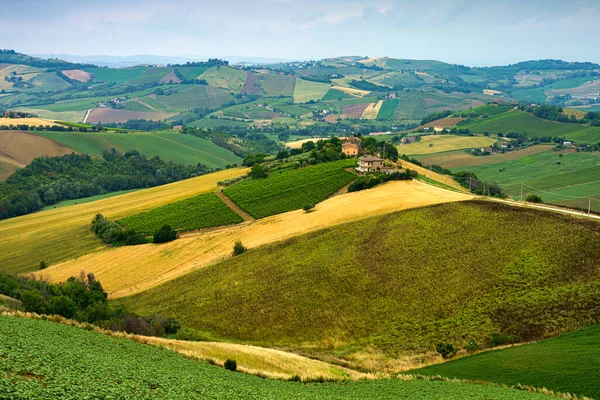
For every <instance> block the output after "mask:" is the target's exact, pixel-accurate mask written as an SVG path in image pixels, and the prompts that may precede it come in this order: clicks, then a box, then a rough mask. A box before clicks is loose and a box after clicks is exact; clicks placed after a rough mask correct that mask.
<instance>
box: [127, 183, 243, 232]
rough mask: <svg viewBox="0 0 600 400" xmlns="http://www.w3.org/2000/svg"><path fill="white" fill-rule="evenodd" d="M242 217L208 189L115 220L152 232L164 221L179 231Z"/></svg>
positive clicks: (207, 226) (227, 223)
mask: <svg viewBox="0 0 600 400" xmlns="http://www.w3.org/2000/svg"><path fill="white" fill-rule="evenodd" d="M242 220H243V219H242V217H240V216H239V215H237V214H236V213H235V212H234V211H233V210H232V209H231V208H229V207H227V205H226V204H225V203H223V201H222V200H221V199H220V198H219V196H217V195H216V194H214V193H207V194H202V195H200V196H196V197H192V198H190V199H186V200H181V201H178V202H176V203H171V204H167V205H164V206H162V207H159V208H154V209H152V210H150V211H146V212H143V213H139V214H134V215H131V216H129V217H126V218H123V219H121V220H119V221H117V222H118V223H119V224H121V225H123V226H126V227H128V228H130V229H133V230H135V231H136V232H141V233H144V234H147V235H151V234H153V233H154V232H156V231H157V230H158V229H160V228H161V227H162V226H163V225H169V226H171V228H173V229H175V230H176V231H179V232H182V231H191V230H195V229H201V228H210V227H212V226H221V225H231V224H237V223H240V222H242Z"/></svg>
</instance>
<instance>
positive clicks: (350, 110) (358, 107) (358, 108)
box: [342, 103, 369, 119]
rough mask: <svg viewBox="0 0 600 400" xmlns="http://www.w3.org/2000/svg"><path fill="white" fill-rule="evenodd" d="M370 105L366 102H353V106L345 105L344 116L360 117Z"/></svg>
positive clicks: (350, 117)
mask: <svg viewBox="0 0 600 400" xmlns="http://www.w3.org/2000/svg"><path fill="white" fill-rule="evenodd" d="M368 106H369V103H364V104H353V105H351V106H346V107H344V112H343V113H342V118H349V119H358V118H360V117H361V116H362V115H363V112H365V109H366V108H367V107H368Z"/></svg>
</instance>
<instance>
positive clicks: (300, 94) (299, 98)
mask: <svg viewBox="0 0 600 400" xmlns="http://www.w3.org/2000/svg"><path fill="white" fill-rule="evenodd" d="M330 88H331V85H330V84H328V83H321V82H312V81H306V80H304V79H296V86H295V87H294V103H306V102H308V101H310V100H315V101H316V100H321V99H322V98H323V96H325V94H326V93H327V92H328V91H329V89H330Z"/></svg>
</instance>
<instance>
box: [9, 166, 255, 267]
mask: <svg viewBox="0 0 600 400" xmlns="http://www.w3.org/2000/svg"><path fill="white" fill-rule="evenodd" d="M246 172H247V169H243V168H236V169H229V170H225V171H220V172H216V173H214V174H208V175H204V176H200V177H197V178H192V179H186V180H184V181H180V182H175V183H171V184H169V185H164V186H159V187H155V188H151V189H145V190H140V191H137V192H133V193H127V194H124V195H122V196H116V197H111V198H108V199H103V200H98V201H94V202H91V203H85V204H76V205H73V206H68V207H61V208H56V209H51V210H47V211H40V212H37V213H34V214H29V215H25V216H22V217H17V218H11V219H8V220H4V221H0V237H1V238H2V244H1V248H0V250H1V251H0V266H1V268H2V270H4V271H8V272H19V273H23V272H29V271H32V270H35V269H37V265H38V264H39V262H40V261H41V260H44V261H46V262H47V263H55V262H58V261H62V260H67V259H70V258H73V257H78V256H81V255H83V254H86V253H89V252H91V251H94V250H102V249H104V248H105V247H104V246H103V245H102V243H101V242H100V241H99V240H98V239H97V238H96V237H95V235H94V234H93V233H92V232H91V231H90V222H91V220H92V217H93V216H94V215H95V214H96V213H102V214H104V215H105V216H106V217H108V218H111V219H118V218H122V217H126V216H128V215H132V214H136V213H138V212H141V211H146V210H150V209H152V208H155V207H159V206H161V205H164V204H167V203H172V202H174V201H177V200H182V199H185V198H189V197H192V196H195V195H197V194H200V193H206V192H209V191H212V190H216V187H217V182H218V181H221V180H225V179H229V178H233V177H236V176H240V175H243V174H244V173H246ZM78 274H79V271H78V272H77V273H76V274H75V275H78Z"/></svg>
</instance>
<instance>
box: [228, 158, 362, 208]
mask: <svg viewBox="0 0 600 400" xmlns="http://www.w3.org/2000/svg"><path fill="white" fill-rule="evenodd" d="M355 165H356V161H355V160H353V159H351V160H340V161H336V162H331V163H323V164H318V165H315V166H312V167H307V168H301V169H296V170H289V171H284V172H279V171H275V172H272V173H271V174H270V175H269V176H268V177H267V178H264V179H256V180H246V181H243V182H240V183H238V184H235V185H233V186H231V187H229V188H227V189H225V194H226V195H227V196H228V197H230V198H231V200H233V201H234V202H235V203H236V204H237V205H238V206H240V207H241V208H242V209H243V210H245V211H246V212H248V213H249V214H251V215H252V216H253V217H255V218H264V217H268V216H269V215H274V214H279V213H282V212H286V211H291V210H298V209H300V208H302V207H304V206H305V205H307V204H317V203H319V202H321V201H323V200H325V199H326V198H327V197H329V196H331V195H332V194H333V193H335V192H337V191H338V190H339V189H341V188H342V187H344V186H345V185H347V184H348V183H350V182H351V181H353V180H354V179H355V178H356V175H354V174H352V173H351V172H348V171H345V170H344V168H346V167H352V166H355Z"/></svg>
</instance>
